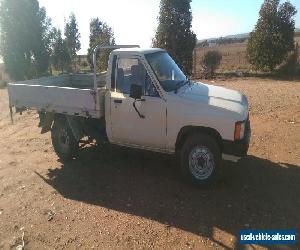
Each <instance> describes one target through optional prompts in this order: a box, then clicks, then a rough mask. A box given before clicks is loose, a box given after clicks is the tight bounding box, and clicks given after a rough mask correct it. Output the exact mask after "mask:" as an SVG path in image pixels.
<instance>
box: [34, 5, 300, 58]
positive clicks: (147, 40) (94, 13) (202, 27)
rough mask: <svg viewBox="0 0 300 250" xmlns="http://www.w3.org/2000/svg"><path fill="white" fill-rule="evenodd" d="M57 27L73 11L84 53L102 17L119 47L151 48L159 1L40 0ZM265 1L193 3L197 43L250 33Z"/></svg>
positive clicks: (299, 22) (299, 24) (298, 19)
mask: <svg viewBox="0 0 300 250" xmlns="http://www.w3.org/2000/svg"><path fill="white" fill-rule="evenodd" d="M39 2H40V5H41V6H44V7H46V10H47V14H48V16H49V17H50V18H51V19H52V23H53V25H54V26H55V27H57V28H61V29H63V27H64V23H65V19H66V18H68V16H69V15H70V13H71V12H74V13H75V15H76V18H77V21H78V25H79V30H80V33H81V44H82V48H81V50H80V51H79V54H85V53H86V52H87V49H88V45H89V23H90V20H91V18H95V17H99V18H100V20H102V21H105V22H106V23H107V24H108V25H109V26H110V27H112V29H113V31H114V34H115V38H116V43H117V44H138V45H140V46H142V47H150V46H151V41H152V38H153V37H154V34H155V29H156V27H157V25H158V22H157V18H158V15H159V2H160V1H159V0H127V1H125V0H39ZM290 2H291V3H292V4H293V5H294V6H296V8H297V10H298V13H297V15H296V28H300V1H299V0H290ZM262 3H263V0H193V1H192V3H191V8H192V13H193V23H192V29H193V31H194V32H195V33H196V35H197V39H198V40H202V39H206V38H213V37H220V36H226V35H234V34H239V33H247V32H250V31H252V30H253V28H254V26H255V24H256V21H257V19H258V12H259V9H260V7H261V4H262Z"/></svg>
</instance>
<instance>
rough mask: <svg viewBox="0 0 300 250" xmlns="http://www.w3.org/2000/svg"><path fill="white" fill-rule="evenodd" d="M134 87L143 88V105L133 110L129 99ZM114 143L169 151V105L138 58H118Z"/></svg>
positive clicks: (113, 101) (113, 103)
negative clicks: (167, 110)
mask: <svg viewBox="0 0 300 250" xmlns="http://www.w3.org/2000/svg"><path fill="white" fill-rule="evenodd" d="M132 84H139V85H141V86H142V88H143V93H144V95H143V97H142V99H143V101H137V102H136V107H137V109H138V111H139V112H140V113H141V114H142V115H143V116H144V118H141V117H140V116H139V114H138V113H137V112H136V110H135V109H134V107H133V102H134V99H133V98H131V97H130V96H129V94H130V87H131V85H132ZM111 132H112V142H113V143H116V144H121V145H129V146H135V147H136V146H138V147H142V148H149V149H151V148H153V149H159V150H164V149H165V148H166V102H165V101H164V100H162V99H161V98H160V96H159V95H158V93H157V92H156V90H155V87H154V86H153V84H152V82H151V80H150V77H149V76H148V73H147V72H146V69H145V67H144V65H143V63H142V62H141V61H140V59H139V58H138V57H130V58H128V57H119V58H118V60H117V65H116V82H115V90H112V91H111Z"/></svg>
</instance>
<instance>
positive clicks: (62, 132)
mask: <svg viewBox="0 0 300 250" xmlns="http://www.w3.org/2000/svg"><path fill="white" fill-rule="evenodd" d="M51 139H52V145H53V147H54V151H55V152H56V154H57V155H58V157H59V158H60V159H61V160H63V161H68V160H72V159H73V158H74V157H75V156H76V155H77V152H78V148H79V142H77V141H76V140H75V137H74V135H73V133H72V131H71V128H70V126H69V125H68V122H67V120H66V119H65V118H61V117H59V118H56V119H55V120H54V124H53V126H52V130H51Z"/></svg>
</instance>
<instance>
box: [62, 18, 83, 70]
mask: <svg viewBox="0 0 300 250" xmlns="http://www.w3.org/2000/svg"><path fill="white" fill-rule="evenodd" d="M65 36H66V43H67V47H68V50H69V54H70V58H71V61H72V64H73V65H74V66H75V70H76V61H75V59H76V54H77V52H78V51H79V50H80V49H81V43H80V33H79V28H78V24H77V21H76V17H75V14H74V13H71V15H70V17H69V20H68V21H67V23H66V25H65Z"/></svg>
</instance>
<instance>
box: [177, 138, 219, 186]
mask: <svg viewBox="0 0 300 250" xmlns="http://www.w3.org/2000/svg"><path fill="white" fill-rule="evenodd" d="M221 162H222V157H221V150H220V147H219V145H218V143H217V142H216V140H215V139H214V138H213V137H211V136H208V135H205V134H192V135H191V136H189V137H188V138H187V139H186V140H185V142H184V144H183V146H182V148H181V152H180V166H181V171H182V173H183V175H184V177H185V178H186V179H187V180H189V181H190V182H192V183H193V184H196V185H197V186H207V185H211V184H213V183H215V182H216V181H217V180H218V179H219V176H220V170H221Z"/></svg>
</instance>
